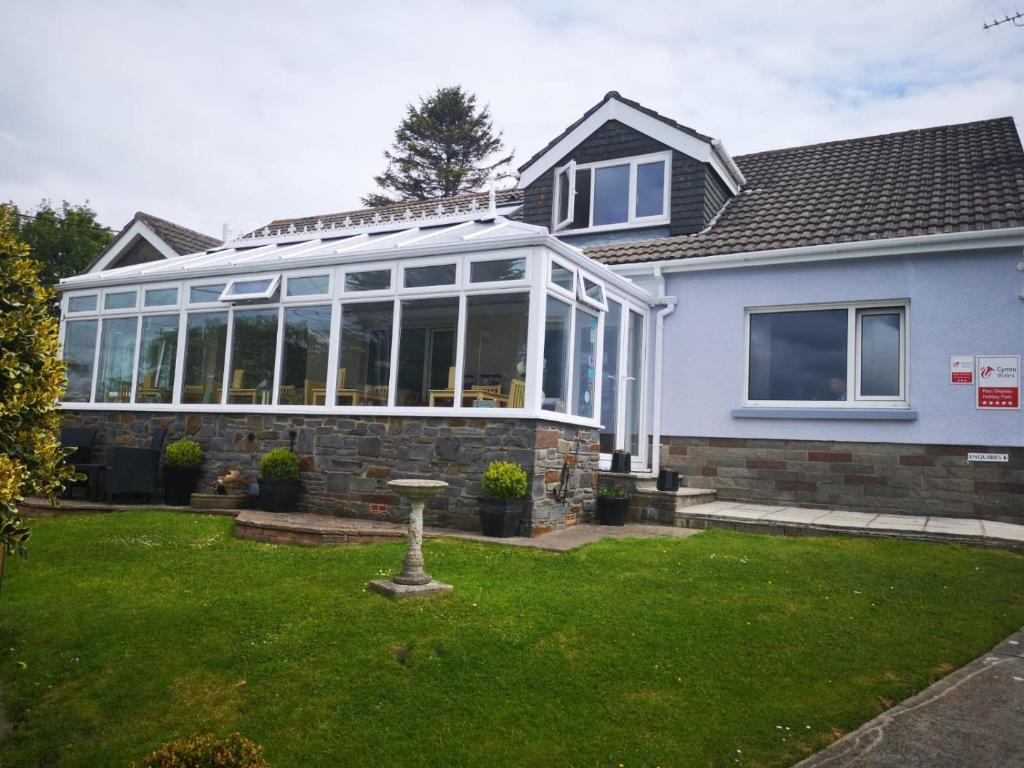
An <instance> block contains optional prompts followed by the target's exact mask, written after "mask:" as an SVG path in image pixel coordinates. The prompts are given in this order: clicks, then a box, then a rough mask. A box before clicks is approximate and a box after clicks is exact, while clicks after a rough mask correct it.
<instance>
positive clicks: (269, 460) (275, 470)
mask: <svg viewBox="0 0 1024 768" xmlns="http://www.w3.org/2000/svg"><path fill="white" fill-rule="evenodd" d="M260 477H262V478H265V479H267V480H297V479H298V477H299V457H298V456H297V455H296V454H294V453H292V452H291V451H289V450H288V449H287V448H275V449H274V450H272V451H271V452H270V453H268V454H267V455H266V456H264V457H263V461H261V462H260Z"/></svg>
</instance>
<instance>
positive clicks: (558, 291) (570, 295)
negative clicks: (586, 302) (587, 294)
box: [546, 256, 580, 301]
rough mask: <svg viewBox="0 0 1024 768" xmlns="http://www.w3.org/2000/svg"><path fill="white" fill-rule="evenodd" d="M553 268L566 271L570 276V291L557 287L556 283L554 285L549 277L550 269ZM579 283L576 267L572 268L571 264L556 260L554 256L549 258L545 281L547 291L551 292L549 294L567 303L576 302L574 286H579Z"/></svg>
mask: <svg viewBox="0 0 1024 768" xmlns="http://www.w3.org/2000/svg"><path fill="white" fill-rule="evenodd" d="M554 266H559V267H561V268H562V269H564V270H567V271H568V272H569V274H571V275H572V288H571V289H566V288H563V287H562V286H560V285H558V283H556V282H555V281H554V280H553V279H552V277H551V270H552V268H553V267H554ZM579 282H580V276H579V273H578V271H577V269H576V267H574V266H573V265H572V264H570V263H569V262H567V261H562V259H559V258H556V257H554V256H552V257H551V259H550V260H549V262H548V265H547V281H546V284H547V289H548V290H549V291H551V293H552V294H553V295H555V296H559V297H561V298H563V299H568V300H569V301H575V300H576V286H577V285H579Z"/></svg>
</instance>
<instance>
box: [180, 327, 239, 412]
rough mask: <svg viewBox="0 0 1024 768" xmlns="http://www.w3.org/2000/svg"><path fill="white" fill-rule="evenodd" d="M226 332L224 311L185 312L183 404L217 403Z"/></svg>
mask: <svg viewBox="0 0 1024 768" xmlns="http://www.w3.org/2000/svg"><path fill="white" fill-rule="evenodd" d="M227 332H228V313H227V312H204V313H202V314H194V315H189V317H188V326H187V328H186V331H185V376H184V387H183V389H182V393H181V401H182V402H183V403H219V402H220V400H221V388H222V387H223V385H224V351H225V345H226V341H227Z"/></svg>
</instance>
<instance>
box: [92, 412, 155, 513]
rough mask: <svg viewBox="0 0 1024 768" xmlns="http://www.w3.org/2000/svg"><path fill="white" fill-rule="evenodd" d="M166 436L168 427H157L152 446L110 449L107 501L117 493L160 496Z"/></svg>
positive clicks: (120, 494)
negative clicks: (159, 483) (161, 456)
mask: <svg viewBox="0 0 1024 768" xmlns="http://www.w3.org/2000/svg"><path fill="white" fill-rule="evenodd" d="M165 437H167V430H166V429H154V430H153V436H152V438H151V439H150V441H149V447H148V448H125V447H122V446H116V447H114V448H111V449H110V452H109V454H110V455H109V458H108V460H107V471H106V472H105V473H104V477H103V485H104V489H105V491H106V495H107V503H110V501H111V500H112V499H113V498H114V496H128V495H131V496H145V497H146V498H147V499H148V500H149V501H153V499H155V498H156V495H157V485H158V481H159V472H160V454H161V453H162V452H163V447H164V438H165Z"/></svg>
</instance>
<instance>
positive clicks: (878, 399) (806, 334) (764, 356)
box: [745, 301, 909, 408]
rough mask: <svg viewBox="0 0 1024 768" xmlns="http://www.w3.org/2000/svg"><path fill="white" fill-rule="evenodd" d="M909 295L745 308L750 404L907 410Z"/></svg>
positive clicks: (747, 389)
mask: <svg viewBox="0 0 1024 768" xmlns="http://www.w3.org/2000/svg"><path fill="white" fill-rule="evenodd" d="M908 311H909V304H908V303H907V302H906V301H896V302H866V303H858V304H828V305H809V306H798V307H771V308H758V309H750V310H748V311H747V319H746V327H747V338H746V346H747V359H746V377H745V378H746V385H745V387H746V393H745V400H746V405H748V406H770V407H796V408H798V407H814V408H836V407H838V408H857V407H861V408H863V407H871V408H879V407H883V408H884V407H894V408H906V407H908V403H909V393H908V390H907V381H908V371H907V360H908V357H909V356H908V354H907V339H908Z"/></svg>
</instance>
